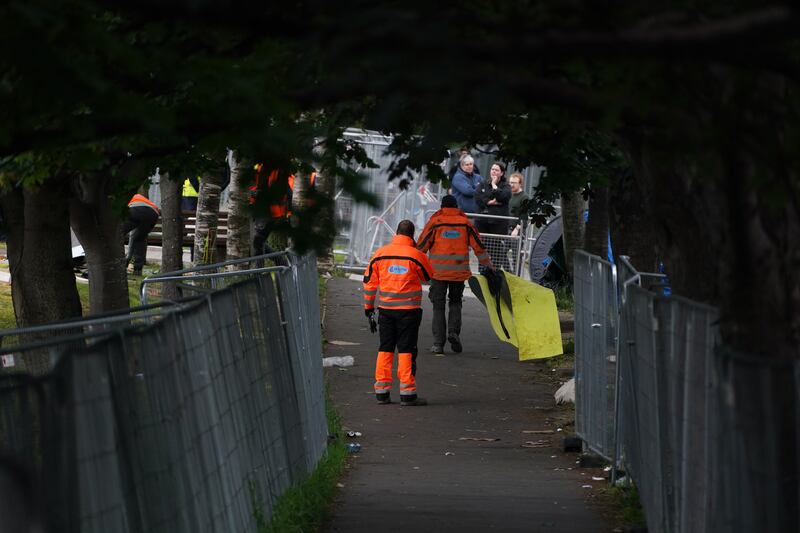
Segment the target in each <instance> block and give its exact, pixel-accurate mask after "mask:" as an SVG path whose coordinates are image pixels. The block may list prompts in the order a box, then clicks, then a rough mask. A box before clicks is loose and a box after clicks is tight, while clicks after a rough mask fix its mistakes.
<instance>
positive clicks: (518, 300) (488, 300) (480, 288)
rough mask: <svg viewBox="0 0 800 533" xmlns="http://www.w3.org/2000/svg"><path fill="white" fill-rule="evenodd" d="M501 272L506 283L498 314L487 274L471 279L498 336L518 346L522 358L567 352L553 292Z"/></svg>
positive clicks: (472, 287)
mask: <svg viewBox="0 0 800 533" xmlns="http://www.w3.org/2000/svg"><path fill="white" fill-rule="evenodd" d="M502 275H503V276H504V277H505V286H504V287H503V290H502V291H501V296H500V305H499V307H500V314H499V315H498V312H497V308H498V305H497V299H496V298H495V297H494V296H493V295H492V294H491V292H490V291H489V285H488V282H487V279H486V277H485V276H473V277H472V278H470V280H469V285H470V288H471V289H472V292H474V293H475V294H476V296H478V298H479V299H480V300H481V301H482V302H483V304H484V305H485V306H486V311H487V312H488V313H489V320H490V321H491V323H492V328H493V329H494V332H495V334H497V337H498V338H499V339H500V340H502V341H504V342H508V343H509V344H513V345H514V346H516V347H517V348H518V350H519V360H520V361H526V360H528V359H543V358H545V357H553V356H554V355H561V354H562V353H564V352H563V345H562V344H561V324H560V323H559V321H558V310H557V309H556V298H555V296H554V295H553V291H551V290H550V289H546V288H544V287H542V286H541V285H537V284H536V283H531V282H530V281H525V280H524V279H522V278H520V277H517V276H514V275H513V274H509V273H508V272H503V273H502ZM509 300H510V302H509ZM509 303H510V305H509ZM501 320H502V321H501Z"/></svg>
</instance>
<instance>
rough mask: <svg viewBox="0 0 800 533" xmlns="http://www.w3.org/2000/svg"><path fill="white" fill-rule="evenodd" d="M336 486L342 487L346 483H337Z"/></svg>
mask: <svg viewBox="0 0 800 533" xmlns="http://www.w3.org/2000/svg"><path fill="white" fill-rule="evenodd" d="M336 486H337V487H339V488H340V489H343V488H344V484H342V483H337V484H336Z"/></svg>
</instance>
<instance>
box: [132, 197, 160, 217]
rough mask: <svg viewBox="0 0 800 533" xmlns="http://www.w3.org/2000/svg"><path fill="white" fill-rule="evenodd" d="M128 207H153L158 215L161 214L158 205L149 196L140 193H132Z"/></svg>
mask: <svg viewBox="0 0 800 533" xmlns="http://www.w3.org/2000/svg"><path fill="white" fill-rule="evenodd" d="M128 207H149V208H151V209H154V210H155V212H156V213H158V214H159V215H160V214H161V210H160V209H159V208H158V206H157V205H156V204H154V203H153V202H151V201H150V199H149V198H147V197H146V196H142V195H141V194H134V195H133V198H131V201H130V202H128Z"/></svg>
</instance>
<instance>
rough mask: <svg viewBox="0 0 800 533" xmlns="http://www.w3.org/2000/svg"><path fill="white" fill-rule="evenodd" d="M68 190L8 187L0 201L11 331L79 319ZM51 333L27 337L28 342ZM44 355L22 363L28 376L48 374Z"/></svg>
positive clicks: (56, 184)
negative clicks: (5, 229) (5, 234)
mask: <svg viewBox="0 0 800 533" xmlns="http://www.w3.org/2000/svg"><path fill="white" fill-rule="evenodd" d="M68 193H69V190H68V188H67V187H66V185H61V184H59V182H57V181H53V182H48V184H47V185H46V186H44V187H41V188H39V189H38V190H22V189H19V188H14V189H11V190H6V191H5V192H4V193H3V194H2V196H0V202H2V207H3V213H4V215H5V217H6V220H7V225H8V237H7V245H8V249H7V252H8V262H9V268H10V271H11V296H12V299H13V303H14V314H15V315H16V319H17V326H19V327H26V326H35V325H39V324H47V323H50V322H56V321H59V320H65V319H67V318H74V317H79V316H81V302H80V299H79V298H78V290H77V287H76V285H75V275H74V273H73V270H72V256H71V253H70V249H71V247H72V245H71V239H70V232H69V209H68V202H66V201H65V198H68ZM47 336H52V334H38V335H31V336H30V337H29V338H27V339H21V342H28V341H32V340H34V339H38V338H44V337H47ZM49 368H50V361H49V356H48V355H47V354H37V355H35V356H32V357H29V358H27V360H26V362H25V368H24V370H26V371H27V372H30V373H32V374H41V373H44V372H46V371H47V370H49Z"/></svg>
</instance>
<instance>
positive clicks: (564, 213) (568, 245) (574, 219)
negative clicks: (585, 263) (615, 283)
mask: <svg viewBox="0 0 800 533" xmlns="http://www.w3.org/2000/svg"><path fill="white" fill-rule="evenodd" d="M585 203H586V202H585V201H584V199H583V195H582V194H581V192H580V191H573V192H569V193H564V194H562V195H561V239H562V240H561V242H562V243H563V245H564V261H565V262H566V266H567V276H568V277H569V279H570V280H571V279H573V277H572V276H573V270H572V256H573V255H574V253H575V250H579V249H582V248H583V240H584V231H585V227H586V226H585V224H584V222H583V209H584V205H585Z"/></svg>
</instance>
